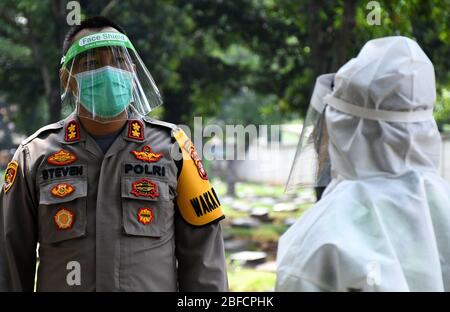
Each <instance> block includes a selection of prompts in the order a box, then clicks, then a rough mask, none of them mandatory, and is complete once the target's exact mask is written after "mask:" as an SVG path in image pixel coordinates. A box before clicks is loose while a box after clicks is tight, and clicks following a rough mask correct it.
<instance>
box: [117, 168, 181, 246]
mask: <svg viewBox="0 0 450 312" xmlns="http://www.w3.org/2000/svg"><path fill="white" fill-rule="evenodd" d="M170 197H171V196H170V194H169V185H168V183H167V182H165V181H160V180H156V179H153V178H141V177H124V178H122V210H123V211H122V212H123V229H124V232H125V233H126V234H128V235H134V236H147V237H154V238H161V237H162V236H164V235H165V234H166V233H167V232H168V229H169V228H170V226H171V223H173V212H174V204H173V200H172V199H171V198H170Z"/></svg>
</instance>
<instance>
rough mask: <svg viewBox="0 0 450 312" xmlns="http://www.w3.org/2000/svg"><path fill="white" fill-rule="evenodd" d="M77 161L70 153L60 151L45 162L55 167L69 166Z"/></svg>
mask: <svg viewBox="0 0 450 312" xmlns="http://www.w3.org/2000/svg"><path fill="white" fill-rule="evenodd" d="M76 160H77V156H76V155H75V154H73V153H71V152H68V151H65V150H63V149H62V150H60V151H59V152H56V153H54V154H53V155H50V156H49V157H48V158H47V162H48V163H49V164H52V165H56V166H65V165H69V164H71V163H73V162H75V161H76Z"/></svg>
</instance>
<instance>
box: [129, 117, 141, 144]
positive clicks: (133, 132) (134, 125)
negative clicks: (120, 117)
mask: <svg viewBox="0 0 450 312" xmlns="http://www.w3.org/2000/svg"><path fill="white" fill-rule="evenodd" d="M128 137H129V138H130V139H135V140H139V141H143V140H144V125H143V124H142V122H140V121H139V120H131V121H130V122H129V123H128Z"/></svg>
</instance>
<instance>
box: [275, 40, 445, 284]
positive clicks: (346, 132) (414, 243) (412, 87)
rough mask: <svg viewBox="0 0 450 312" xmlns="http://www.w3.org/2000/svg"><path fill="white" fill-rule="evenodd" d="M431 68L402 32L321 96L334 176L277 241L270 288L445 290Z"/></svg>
mask: <svg viewBox="0 0 450 312" xmlns="http://www.w3.org/2000/svg"><path fill="white" fill-rule="evenodd" d="M435 97H436V91H435V76H434V68H433V65H432V63H431V61H430V60H429V58H428V57H427V56H426V55H425V53H424V52H423V51H422V49H421V48H420V47H419V45H418V44H417V43H416V42H415V41H413V40H411V39H408V38H405V37H386V38H380V39H375V40H371V41H369V42H367V43H366V44H365V45H364V47H363V48H362V50H361V51H360V53H359V54H358V56H357V57H356V58H355V59H352V60H350V61H349V62H348V63H346V64H345V65H344V66H343V67H341V68H340V69H339V71H338V72H337V73H336V76H335V79H334V90H333V91H332V92H331V94H329V95H327V96H326V97H325V102H326V103H327V107H326V109H325V120H326V125H327V130H328V135H329V146H328V148H329V155H330V161H331V172H332V181H331V183H330V184H329V186H328V187H327V189H326V190H325V193H324V196H323V198H322V200H321V201H320V202H318V203H317V204H316V205H315V206H313V207H312V208H311V209H310V210H308V211H307V212H306V213H305V214H304V215H303V216H302V217H301V218H300V219H299V220H298V221H297V222H296V223H295V224H294V225H293V226H292V227H291V228H290V229H289V230H288V231H287V232H286V233H285V234H284V235H283V236H282V237H281V239H280V243H279V248H278V255H277V265H278V269H277V281H276V290H277V291H450V245H449V243H448V242H449V241H450V186H449V185H448V184H447V183H446V182H445V181H444V180H443V179H442V178H440V177H439V174H438V168H439V161H440V149H441V138H440V135H439V132H438V128H437V125H436V123H435V121H434V119H433V117H432V110H433V106H434V102H435Z"/></svg>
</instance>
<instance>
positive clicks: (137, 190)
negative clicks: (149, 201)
mask: <svg viewBox="0 0 450 312" xmlns="http://www.w3.org/2000/svg"><path fill="white" fill-rule="evenodd" d="M131 194H133V195H134V196H136V197H151V198H155V197H159V194H158V185H157V184H156V183H155V182H152V181H150V180H149V179H145V178H143V179H139V180H137V181H135V182H133V184H132V186H131Z"/></svg>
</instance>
